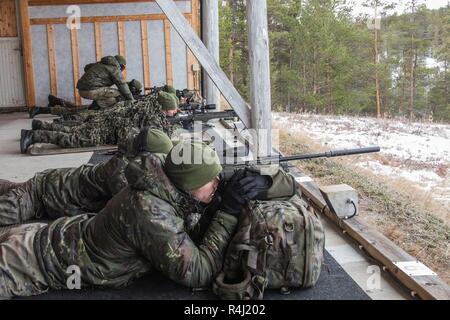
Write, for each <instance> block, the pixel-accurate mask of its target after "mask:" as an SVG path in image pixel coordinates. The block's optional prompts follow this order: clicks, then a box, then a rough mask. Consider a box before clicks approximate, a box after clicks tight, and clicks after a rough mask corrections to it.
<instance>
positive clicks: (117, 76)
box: [77, 56, 133, 100]
mask: <svg viewBox="0 0 450 320" xmlns="http://www.w3.org/2000/svg"><path fill="white" fill-rule="evenodd" d="M88 66H89V67H87V68H85V71H86V72H85V73H84V74H83V76H82V77H81V78H80V80H78V83H77V88H78V89H79V90H84V91H90V90H95V89H98V88H103V87H110V86H112V85H116V86H117V88H118V89H119V91H120V93H121V94H122V95H123V96H124V97H125V98H126V99H128V100H133V95H132V94H131V92H130V88H129V87H128V84H127V82H126V81H125V79H124V78H123V76H122V71H121V70H120V65H119V63H118V62H117V60H116V58H114V57H113V56H107V57H103V58H102V59H101V60H100V62H97V63H94V64H90V65H88Z"/></svg>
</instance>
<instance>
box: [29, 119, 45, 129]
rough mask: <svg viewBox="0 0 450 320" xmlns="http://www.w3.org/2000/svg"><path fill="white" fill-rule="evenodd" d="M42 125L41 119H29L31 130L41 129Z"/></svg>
mask: <svg viewBox="0 0 450 320" xmlns="http://www.w3.org/2000/svg"><path fill="white" fill-rule="evenodd" d="M43 126H44V123H43V122H42V121H41V120H35V119H33V121H31V129H32V130H42V128H43Z"/></svg>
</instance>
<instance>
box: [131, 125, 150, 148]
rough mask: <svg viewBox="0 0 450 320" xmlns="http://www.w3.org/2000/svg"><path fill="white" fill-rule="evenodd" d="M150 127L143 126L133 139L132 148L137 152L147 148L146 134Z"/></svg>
mask: <svg viewBox="0 0 450 320" xmlns="http://www.w3.org/2000/svg"><path fill="white" fill-rule="evenodd" d="M149 129H150V127H144V128H143V129H142V130H141V131H140V132H139V134H138V135H137V137H136V138H135V139H134V141H133V149H134V151H135V152H136V154H137V153H140V152H145V151H148V150H147V139H148V138H147V136H148V130H149Z"/></svg>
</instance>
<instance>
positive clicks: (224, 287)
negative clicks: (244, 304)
mask: <svg viewBox="0 0 450 320" xmlns="http://www.w3.org/2000/svg"><path fill="white" fill-rule="evenodd" d="M251 282H252V275H251V274H250V272H249V271H247V272H246V273H245V278H244V280H243V281H242V282H239V283H225V272H223V271H222V272H220V273H219V275H218V276H217V278H216V280H215V281H214V283H213V292H214V293H215V294H216V295H218V296H219V297H220V298H221V299H224V300H250V299H251V297H252V296H253V289H252V285H251Z"/></svg>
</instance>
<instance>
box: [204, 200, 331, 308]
mask: <svg viewBox="0 0 450 320" xmlns="http://www.w3.org/2000/svg"><path fill="white" fill-rule="evenodd" d="M324 244H325V235H324V231H323V227H322V223H321V222H320V219H319V217H318V215H317V213H316V212H315V211H314V210H313V208H312V207H310V206H309V205H308V204H307V203H306V202H305V201H304V200H303V199H301V198H300V197H299V196H297V195H296V196H294V197H292V198H291V199H289V200H287V201H254V202H251V203H250V204H249V206H248V208H247V209H246V212H245V213H243V214H242V216H241V218H240V221H239V227H238V231H237V233H236V234H235V236H234V237H233V239H232V241H231V242H230V245H229V247H228V250H227V254H226V257H225V261H224V267H223V271H222V272H221V273H220V274H219V275H218V277H217V278H216V280H215V282H214V284H213V291H214V293H215V294H216V295H218V296H219V297H220V298H222V299H245V300H247V299H262V298H263V294H264V290H265V289H266V288H269V289H281V292H282V293H285V294H286V293H289V292H290V288H306V287H311V286H313V285H314V284H315V283H316V282H317V279H318V278H319V275H320V270H321V266H322V263H323V260H324V258H323V250H324Z"/></svg>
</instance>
